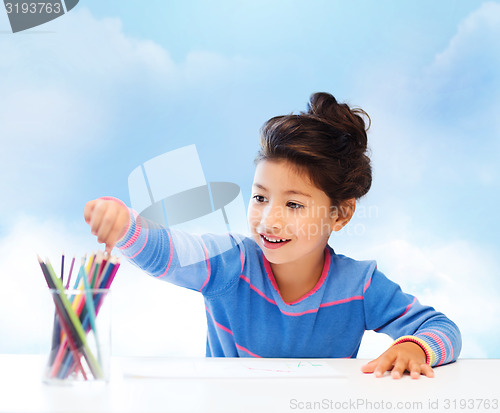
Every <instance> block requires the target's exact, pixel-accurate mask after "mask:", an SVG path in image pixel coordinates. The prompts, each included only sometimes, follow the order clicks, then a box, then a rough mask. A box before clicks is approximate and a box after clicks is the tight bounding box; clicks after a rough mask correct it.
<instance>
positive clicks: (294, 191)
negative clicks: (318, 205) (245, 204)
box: [253, 183, 312, 198]
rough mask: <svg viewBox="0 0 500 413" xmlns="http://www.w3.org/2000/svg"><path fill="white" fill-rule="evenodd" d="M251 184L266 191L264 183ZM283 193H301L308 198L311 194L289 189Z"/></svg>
mask: <svg viewBox="0 0 500 413" xmlns="http://www.w3.org/2000/svg"><path fill="white" fill-rule="evenodd" d="M253 186H255V187H257V188H259V189H262V190H263V191H267V188H266V187H265V186H264V185H261V184H258V183H254V184H253ZM283 193H284V194H285V195H302V196H306V197H308V198H312V196H311V195H310V194H307V193H305V192H301V191H296V190H293V189H292V190H289V191H284V192H283Z"/></svg>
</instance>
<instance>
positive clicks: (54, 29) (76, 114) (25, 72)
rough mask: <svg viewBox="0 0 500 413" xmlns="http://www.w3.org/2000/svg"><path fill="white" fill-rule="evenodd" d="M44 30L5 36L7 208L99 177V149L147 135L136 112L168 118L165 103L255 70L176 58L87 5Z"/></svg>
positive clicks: (2, 134) (211, 59) (226, 60)
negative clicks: (91, 162)
mask: <svg viewBox="0 0 500 413" xmlns="http://www.w3.org/2000/svg"><path fill="white" fill-rule="evenodd" d="M45 27H46V28H47V30H51V32H49V33H31V34H29V33H28V34H24V35H13V36H1V37H0V54H1V55H2V59H1V61H0V90H2V99H1V101H0V139H1V143H2V151H1V152H0V174H1V176H2V178H1V180H0V192H1V193H2V198H3V199H2V209H3V212H4V213H15V212H16V211H17V210H22V209H23V205H25V204H26V203H31V204H33V203H35V202H37V203H39V204H40V205H43V204H44V203H47V202H56V203H59V202H60V201H61V198H64V197H67V194H68V193H69V192H70V191H72V190H73V187H72V183H73V186H74V183H75V182H78V180H82V176H83V175H85V176H86V178H87V179H90V180H91V179H97V177H96V176H95V174H96V173H97V172H95V171H94V170H92V169H90V170H89V168H88V164H86V162H88V159H89V158H92V155H93V154H94V153H96V152H100V153H104V152H109V153H110V154H113V153H114V152H115V151H116V147H117V146H121V145H127V144H130V143H132V144H134V145H137V144H139V143H140V142H138V139H139V140H140V139H142V138H143V137H142V136H140V137H137V136H136V135H132V134H131V133H130V127H131V125H130V123H127V122H129V118H130V116H131V114H134V113H139V114H140V113H144V112H148V111H155V113H156V112H158V113H159V117H161V115H160V114H161V111H160V110H159V108H163V107H165V108H169V107H173V106H175V105H176V104H177V102H178V101H179V100H180V99H185V98H187V97H186V96H188V98H189V99H193V96H198V97H199V95H200V93H199V92H200V91H201V90H205V89H207V88H208V91H207V94H210V93H209V92H210V90H212V89H217V88H218V87H221V85H222V87H226V85H230V84H231V79H237V78H238V76H241V73H242V72H248V71H249V70H250V66H251V62H249V61H247V60H245V59H243V58H240V57H234V58H233V57H225V56H221V55H218V54H216V53H211V52H206V51H193V52H191V53H189V54H188V55H187V56H186V58H185V60H184V61H181V62H178V63H176V62H174V61H173V60H172V58H171V57H170V55H169V53H168V51H167V50H165V49H164V48H163V47H162V46H160V45H158V44H157V43H155V42H153V41H151V40H142V39H136V38H133V37H130V36H127V35H126V34H125V33H124V31H123V27H122V23H121V21H120V19H117V18H106V19H96V18H95V17H93V16H92V14H91V13H90V12H89V11H88V10H87V9H86V8H85V7H81V8H79V9H78V10H75V11H73V12H72V13H69V14H68V15H66V16H63V17H62V18H59V19H56V20H54V21H53V22H50V23H47V24H46V25H45ZM228 87H230V86H228ZM193 91H196V93H191V92H193ZM186 92H189V93H186ZM137 116H140V115H137ZM134 127H135V128H136V129H138V132H139V133H140V127H141V125H132V128H134ZM127 139H128V140H127ZM132 139H133V142H131V140H132ZM138 162H139V161H138ZM125 179H126V178H125ZM124 182H125V181H124ZM21 188H22V191H20V189H21ZM44 189H45V190H44Z"/></svg>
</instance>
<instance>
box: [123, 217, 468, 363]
mask: <svg viewBox="0 0 500 413" xmlns="http://www.w3.org/2000/svg"><path fill="white" fill-rule="evenodd" d="M117 247H118V248H119V249H120V250H121V251H122V253H123V254H124V255H125V256H126V257H127V258H128V259H129V260H130V261H132V262H133V263H134V264H136V265H137V266H138V267H140V268H141V269H143V270H144V271H146V272H147V273H149V274H150V275H151V276H153V277H155V278H158V279H161V280H164V281H168V282H171V283H173V284H176V285H179V286H182V287H185V288H189V289H192V290H196V291H199V292H201V294H203V297H204V300H205V307H206V315H207V323H208V337H207V348H206V354H207V356H211V357H290V358H308V357H314V358H330V357H342V358H350V357H356V354H357V352H358V349H359V345H360V343H361V338H362V337H363V333H364V331H365V330H375V331H377V332H382V333H386V334H388V335H389V336H391V337H392V338H393V339H395V340H396V342H395V343H398V342H403V341H413V342H415V343H417V344H419V345H420V346H421V347H422V348H423V349H424V351H425V352H426V355H427V363H428V364H430V365H432V366H436V365H440V364H445V363H449V362H452V361H454V360H456V359H457V357H458V355H459V352H460V348H461V336H460V332H459V330H458V328H457V326H456V325H455V324H454V323H453V322H452V321H450V320H449V319H448V318H447V317H446V316H445V315H443V314H442V313H439V312H437V311H435V310H434V309H433V308H432V307H428V306H424V305H422V304H420V303H419V301H418V300H417V299H416V298H415V297H413V296H412V295H409V294H405V293H404V292H402V291H401V288H400V287H399V286H398V285H397V284H395V283H394V282H392V281H390V280H389V279H387V277H385V275H384V274H383V273H382V272H380V271H379V270H378V269H377V265H376V263H375V261H356V260H353V259H351V258H348V257H345V256H343V255H339V254H336V253H335V252H334V251H333V249H332V248H330V247H329V246H327V247H326V249H325V264H324V268H323V272H322V274H321V277H320V279H319V281H318V283H317V285H316V286H315V287H314V288H313V289H312V290H311V291H310V292H309V293H308V294H306V295H305V296H303V297H301V298H300V299H299V300H297V301H296V302H293V303H287V302H284V300H283V299H282V297H281V295H280V293H279V290H278V287H277V284H276V281H275V279H274V276H273V274H272V271H271V266H270V264H269V262H268V261H267V260H266V258H265V256H264V254H263V252H262V250H261V249H260V248H259V247H258V245H257V244H256V243H255V242H254V241H253V240H252V239H251V238H248V237H243V236H240V235H236V234H226V235H213V234H204V235H195V234H189V233H185V232H181V231H176V230H174V229H171V228H170V229H169V228H164V227H160V226H157V225H155V224H152V223H151V222H149V221H146V220H144V219H143V218H141V217H139V216H137V214H136V213H133V212H132V213H131V223H130V226H129V228H128V230H127V232H126V234H125V235H124V236H123V238H122V239H121V240H120V241H119V242H118V244H117Z"/></svg>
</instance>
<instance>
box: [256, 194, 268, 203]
mask: <svg viewBox="0 0 500 413" xmlns="http://www.w3.org/2000/svg"><path fill="white" fill-rule="evenodd" d="M253 199H255V201H256V202H259V203H260V202H265V200H266V198H264V197H263V196H262V195H254V196H253Z"/></svg>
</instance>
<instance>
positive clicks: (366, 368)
mask: <svg viewBox="0 0 500 413" xmlns="http://www.w3.org/2000/svg"><path fill="white" fill-rule="evenodd" d="M377 364H378V359H376V360H372V361H370V362H369V363H366V364H365V365H363V366H362V367H361V371H362V372H363V373H373V372H374V371H375V368H376V367H377Z"/></svg>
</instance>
